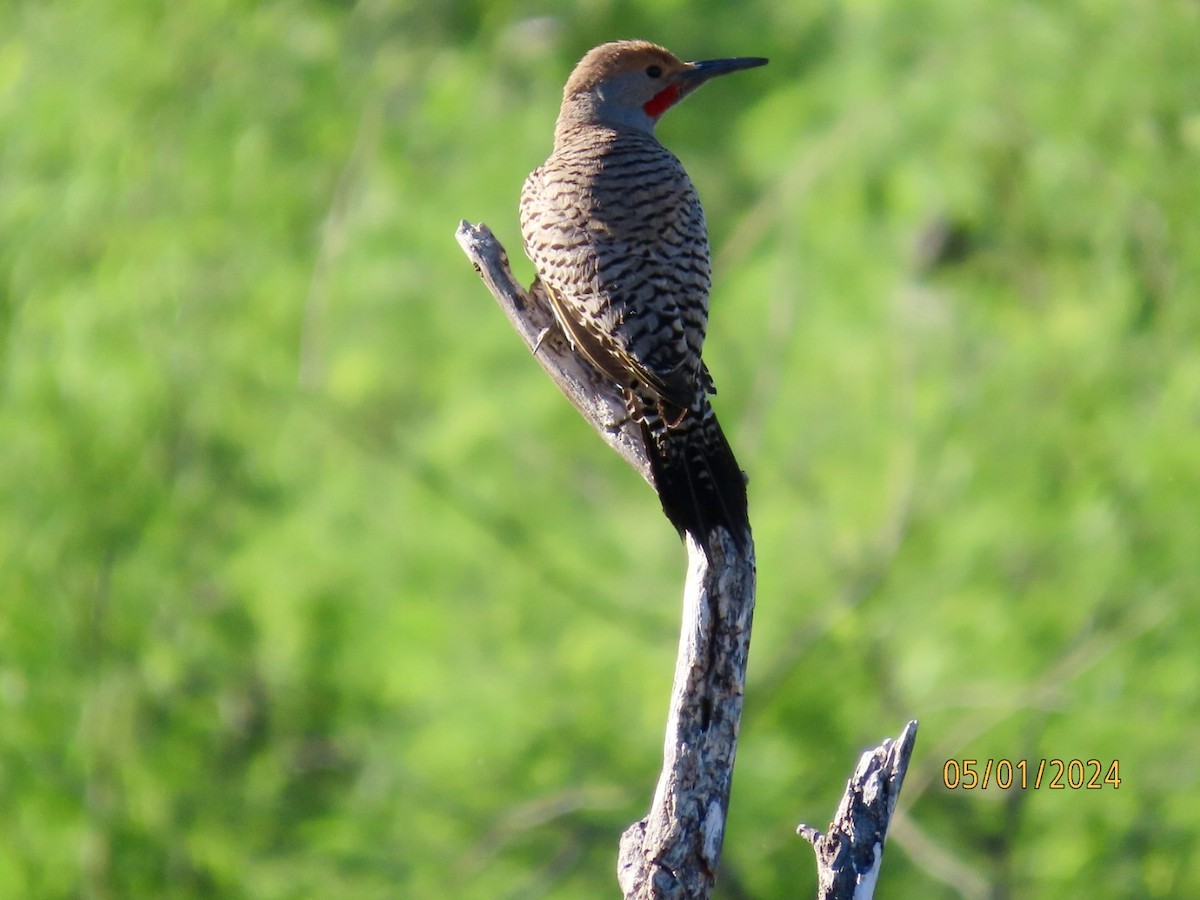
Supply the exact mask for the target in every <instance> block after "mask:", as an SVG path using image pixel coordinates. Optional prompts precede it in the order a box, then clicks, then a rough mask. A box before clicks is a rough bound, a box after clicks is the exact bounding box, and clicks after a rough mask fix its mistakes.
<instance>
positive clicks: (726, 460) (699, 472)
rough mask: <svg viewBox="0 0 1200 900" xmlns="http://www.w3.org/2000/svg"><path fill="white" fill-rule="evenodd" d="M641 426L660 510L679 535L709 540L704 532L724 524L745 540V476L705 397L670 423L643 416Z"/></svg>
mask: <svg viewBox="0 0 1200 900" xmlns="http://www.w3.org/2000/svg"><path fill="white" fill-rule="evenodd" d="M643 428H644V429H645V434H646V438H647V440H646V446H647V448H648V450H649V451H650V465H651V469H652V471H653V473H654V480H655V484H656V486H657V488H658V497H659V500H660V501H661V502H662V507H663V512H664V513H665V514H666V516H667V518H668V519H669V520H670V521H671V524H672V525H674V526H675V528H676V529H677V530H678V531H679V533H680V536H682V535H683V534H684V532H690V533H691V534H692V535H693V536H694V537H696V538H697V540H698V541H699V542H700V543H701V545H703V546H707V545H708V540H707V539H708V535H709V534H710V533H711V532H712V530H713V529H714V528H716V527H718V526H722V527H724V528H725V529H726V530H727V531H728V532H729V534H730V536H731V537H732V538H733V539H734V541H735V542H736V543H737V544H738V546H744V545H745V542H746V540H747V539H748V538H749V535H750V518H749V513H748V511H747V507H746V477H745V475H744V474H743V473H742V470H741V467H740V466H739V465H738V461H737V458H736V457H735V456H734V455H733V449H732V448H731V447H730V446H729V441H728V440H726V438H725V433H724V432H723V431H722V430H721V425H720V423H719V422H718V421H717V417H716V414H715V413H714V412H713V410H712V406H711V405H710V404H709V402H708V398H707V397H702V399H701V401H700V406H699V408H698V409H696V408H693V409H691V410H688V412H687V414H686V415H685V416H684V417H683V418H682V419H681V420H680V421H678V422H677V424H675V425H674V427H672V426H669V425H668V424H667V423H666V422H665V421H664V420H663V419H662V418H659V417H647V418H645V419H643Z"/></svg>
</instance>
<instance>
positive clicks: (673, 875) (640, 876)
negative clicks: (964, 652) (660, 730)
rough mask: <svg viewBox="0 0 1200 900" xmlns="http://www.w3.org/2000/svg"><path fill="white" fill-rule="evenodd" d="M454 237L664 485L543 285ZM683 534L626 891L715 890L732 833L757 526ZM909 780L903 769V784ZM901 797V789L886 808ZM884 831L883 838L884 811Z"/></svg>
mask: <svg viewBox="0 0 1200 900" xmlns="http://www.w3.org/2000/svg"><path fill="white" fill-rule="evenodd" d="M457 238H458V242H459V244H460V245H461V246H462V248H463V250H464V251H465V252H466V254H467V256H468V257H469V258H470V259H471V261H472V262H473V263H474V264H475V269H476V271H477V272H479V275H480V277H481V278H482V279H483V281H484V284H486V285H487V287H488V290H489V291H491V293H492V296H493V297H495V299H496V302H497V303H499V304H500V307H501V309H503V310H504V312H505V314H506V315H507V316H508V319H509V321H510V322H511V323H512V325H513V327H514V328H515V329H516V330H517V333H518V334H520V335H521V338H522V339H523V340H524V341H525V344H526V346H528V347H529V349H530V351H531V352H532V353H533V355H534V356H535V357H536V358H537V361H538V362H539V363H540V364H541V366H542V368H543V369H545V370H546V372H547V374H549V375H550V378H551V380H553V381H554V383H555V384H556V385H558V388H559V390H561V391H562V392H563V394H564V395H566V397H567V399H568V400H570V401H571V403H572V405H574V407H575V408H576V409H577V410H579V412H580V414H581V415H582V416H583V417H584V419H585V420H587V421H588V422H589V423H590V424H591V425H592V427H593V428H594V429H595V430H596V432H597V433H598V434H599V435H600V437H601V438H603V439H604V441H605V442H606V443H607V444H608V445H609V446H610V447H612V448H613V449H614V450H616V451H617V453H619V454H620V455H621V457H622V458H623V459H624V460H625V461H626V462H628V463H629V464H630V465H631V466H633V468H634V469H635V470H636V471H637V472H638V473H639V474H641V476H642V477H643V478H644V479H645V480H646V481H647V482H648V483H649V484H650V485H651V486H652V487H656V485H655V484H654V475H653V472H652V470H651V467H650V462H649V457H648V455H647V452H646V446H645V443H644V440H643V437H642V432H641V429H640V428H639V427H638V426H637V425H636V424H635V423H633V422H630V421H628V416H627V414H626V408H625V400H624V396H623V393H622V391H621V389H620V388H619V387H618V386H617V385H616V384H614V383H613V382H611V381H609V380H607V379H606V378H605V377H604V376H603V375H601V374H600V373H599V372H597V371H596V369H594V368H593V367H592V366H591V365H590V364H588V363H587V362H586V361H585V360H584V359H582V358H581V357H580V356H579V355H578V354H577V353H576V352H575V351H574V350H573V349H572V348H571V346H570V344H569V343H568V341H567V340H566V338H565V336H564V335H563V334H562V331H561V329H560V328H559V327H558V324H557V322H556V321H555V319H554V313H553V312H552V310H551V307H550V305H549V303H548V301H547V300H546V298H545V297H544V296H543V294H542V292H541V290H540V288H539V287H538V286H537V285H536V284H535V285H534V287H533V288H532V289H530V290H525V289H523V288H522V287H521V286H520V285H519V284H517V282H516V281H515V280H514V279H513V276H512V272H511V270H510V269H509V265H508V257H507V255H506V253H505V251H504V248H503V247H502V246H501V245H500V243H499V242H498V241H497V240H496V238H495V236H494V235H493V234H492V232H491V231H490V230H489V229H488V228H487V226H486V225H479V226H472V225H470V224H469V223H467V222H462V223H461V224H460V225H459V227H458V232H457ZM685 543H686V546H687V553H688V574H687V581H686V583H685V586H684V597H683V623H682V628H681V631H680V638H679V656H678V658H677V661H676V667H675V683H674V686H673V688H672V691H671V708H670V712H669V714H668V717H667V733H666V739H665V742H664V747H663V768H662V773H661V775H660V776H659V780H658V787H657V789H656V790H655V792H654V799H653V801H652V803H651V806H650V812H649V813H648V814H647V815H646V817H645V818H643V819H641V820H640V821H638V822H635V823H634V824H633V825H632V826H630V827H629V829H628V830H626V832H625V833H624V835H622V837H621V845H620V853H619V857H618V864H617V875H618V880H619V881H620V884H621V890H622V892H623V893H624V896H625V897H626V898H628V900H634V898H637V900H649V898H672V900H674V898H681V900H682V898H688V900H692V898H697V900H700V898H706V897H708V896H709V893H710V891H711V890H712V887H713V884H714V882H715V880H716V873H717V866H718V863H719V860H720V856H721V848H722V844H723V843H724V838H725V819H726V814H727V812H728V809H729V791H730V786H731V784H732V778H733V763H734V756H735V754H736V751H737V737H738V725H739V722H740V720H741V714H742V697H743V694H744V691H745V684H746V663H747V659H748V656H749V651H750V629H751V623H752V621H753V617H754V591H755V560H754V542H753V539H752V537H751V535H750V534H749V529H747V533H746V534H744V535H731V534H729V533H728V532H727V531H726V530H725V529H723V528H717V529H715V530H713V531H712V532H711V533H710V534H708V535H703V536H695V535H691V534H688V535H686V536H685ZM911 733H915V723H914V724H913V725H910V726H909V729H908V730H907V731H906V732H905V735H906V737H907V738H908V743H907V745H906V746H907V750H906V751H905V753H904V756H903V761H904V764H905V765H907V760H908V752H911ZM902 743H903V739H902ZM885 746H887V745H886V743H885ZM864 760H865V757H864ZM861 767H862V766H861V764H860V768H861ZM902 778H903V771H902V770H901V771H900V773H899V777H897V778H895V779H894V790H895V791H898V790H899V783H900V779H902ZM870 783H871V784H875V783H876V782H870ZM886 783H887V784H889V785H890V784H892V783H893V782H892V781H887V782H886ZM860 793H861V792H860ZM894 803H895V797H894V794H893V795H892V798H891V805H889V806H888V808H887V814H888V815H890V813H891V808H892V806H894ZM881 829H882V830H880V831H879V843H880V846H882V834H883V831H884V830H886V817H885V818H884V820H883V822H882V826H881ZM851 833H852V834H857V832H851ZM818 838H819V835H818ZM814 840H816V839H814ZM818 856H820V853H818ZM822 896H828V897H834V896H838V897H840V896H847V897H849V896H851V895H850V894H846V895H842V894H827V895H822ZM859 896H860V898H861V897H864V896H868V895H859Z"/></svg>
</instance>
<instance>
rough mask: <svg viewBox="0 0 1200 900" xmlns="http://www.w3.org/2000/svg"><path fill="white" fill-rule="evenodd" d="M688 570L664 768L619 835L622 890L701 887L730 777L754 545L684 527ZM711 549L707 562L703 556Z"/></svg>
mask: <svg viewBox="0 0 1200 900" xmlns="http://www.w3.org/2000/svg"><path fill="white" fill-rule="evenodd" d="M687 545H688V576H687V584H686V586H685V588H684V597H683V605H684V609H683V629H682V631H681V633H680V636H679V656H678V657H677V659H676V663H675V684H674V687H673V688H672V691H671V711H670V716H669V718H668V720H667V735H666V741H665V745H664V747H663V769H662V774H661V775H660V776H659V780H658V788H657V790H655V792H654V802H653V804H652V805H651V807H650V813H649V815H647V816H646V818H644V819H642V820H641V821H639V822H635V823H634V824H633V825H632V826H630V827H629V829H628V830H626V832H625V834H624V835H622V836H621V852H620V856H619V859H618V862H617V878H618V880H619V881H620V883H621V890H622V891H623V892H624V894H625V897H626V898H650V897H654V898H660V897H661V898H684V897H687V898H692V897H707V896H708V894H709V891H710V890H711V889H712V886H713V884H714V883H715V881H716V873H717V863H718V861H719V859H720V855H721V846H722V843H723V842H724V838H725V817H726V814H727V812H728V810H729V790H730V786H731V784H732V781H733V761H734V755H735V753H736V751H737V735H738V724H739V721H740V719H741V714H742V697H743V695H744V693H745V687H746V662H747V659H748V656H749V653H750V626H751V622H752V619H753V616H754V581H755V571H754V547H753V544H752V543H748V544H747V547H746V549H745V550H742V549H740V548H739V545H738V544H737V543H736V542H735V541H734V540H733V538H732V537H731V536H730V535H729V534H728V533H727V532H725V531H724V530H722V529H718V530H716V531H714V532H712V535H711V540H710V541H709V545H710V546H709V547H708V548H707V549H708V553H707V554H706V552H705V548H704V547H702V546H701V545H700V544H699V543H697V542H696V541H695V540H694V539H693V537H692V535H690V534H689V535H687ZM710 559H711V562H710V561H709V560H710Z"/></svg>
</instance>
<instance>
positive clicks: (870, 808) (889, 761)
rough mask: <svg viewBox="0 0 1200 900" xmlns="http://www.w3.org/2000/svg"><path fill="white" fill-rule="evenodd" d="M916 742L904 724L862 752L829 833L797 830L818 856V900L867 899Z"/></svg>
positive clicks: (913, 726) (912, 730)
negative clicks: (896, 735)
mask: <svg viewBox="0 0 1200 900" xmlns="http://www.w3.org/2000/svg"><path fill="white" fill-rule="evenodd" d="M916 741H917V723H916V721H912V722H909V723H908V725H907V726H905V728H904V731H903V732H902V733H901V735H900V737H899V738H897V739H896V740H894V741H893V740H891V739H890V738H889V739H885V740H884V742H883V743H882V744H880V745H879V746H878V747H876V748H875V749H874V750H868V751H866V752H865V753H863V755H862V757H861V758H860V759H859V761H858V768H857V769H856V770H855V772H854V777H852V778H851V779H850V781H849V782H847V784H846V793H845V794H843V795H842V802H841V803H840V804H839V805H838V810H837V815H835V816H834V818H833V821H832V822H831V823H830V825H829V830H828V831H827V832H825V834H821V832H820V831H819V830H817V829H816V828H813V827H812V826H811V825H801V826H800V827H799V828H797V829H796V832H797V834H799V835H800V836H801V837H802V838H804V839H805V840H806V841H808V842H809V843H810V844H812V845H813V849H814V850H815V851H816V854H817V898H818V900H870V897H871V896H873V894H874V892H875V882H876V881H877V880H878V878H879V867H880V866H881V865H882V863H883V845H884V839H885V838H886V837H887V829H888V823H889V822H891V819H892V813H893V812H894V811H895V809H896V799H897V798H898V797H899V796H900V787H901V786H902V785H903V784H904V775H905V773H906V772H907V771H908V761H909V759H910V758H911V757H912V751H913V745H914V744H915V743H916Z"/></svg>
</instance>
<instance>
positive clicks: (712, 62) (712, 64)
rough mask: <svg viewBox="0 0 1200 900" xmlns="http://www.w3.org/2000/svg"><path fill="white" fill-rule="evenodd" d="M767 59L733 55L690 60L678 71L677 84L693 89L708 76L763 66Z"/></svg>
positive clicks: (707, 78) (706, 79)
mask: <svg viewBox="0 0 1200 900" xmlns="http://www.w3.org/2000/svg"><path fill="white" fill-rule="evenodd" d="M766 64H767V60H766V59H764V58H763V57H761V56H735V57H732V58H730V59H702V60H698V61H697V62H690V63H688V64H687V68H686V69H684V70H683V71H682V72H680V73H679V75H678V79H679V85H680V87H682V88H683V89H684V90H685V91H693V90H695V89H696V88H698V87H700V85H702V84H704V82H706V81H708V80H709V79H710V78H716V77H717V76H718V75H728V74H729V73H730V72H740V71H742V70H743V69H754V68H757V67H758V66H765V65H766Z"/></svg>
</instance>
